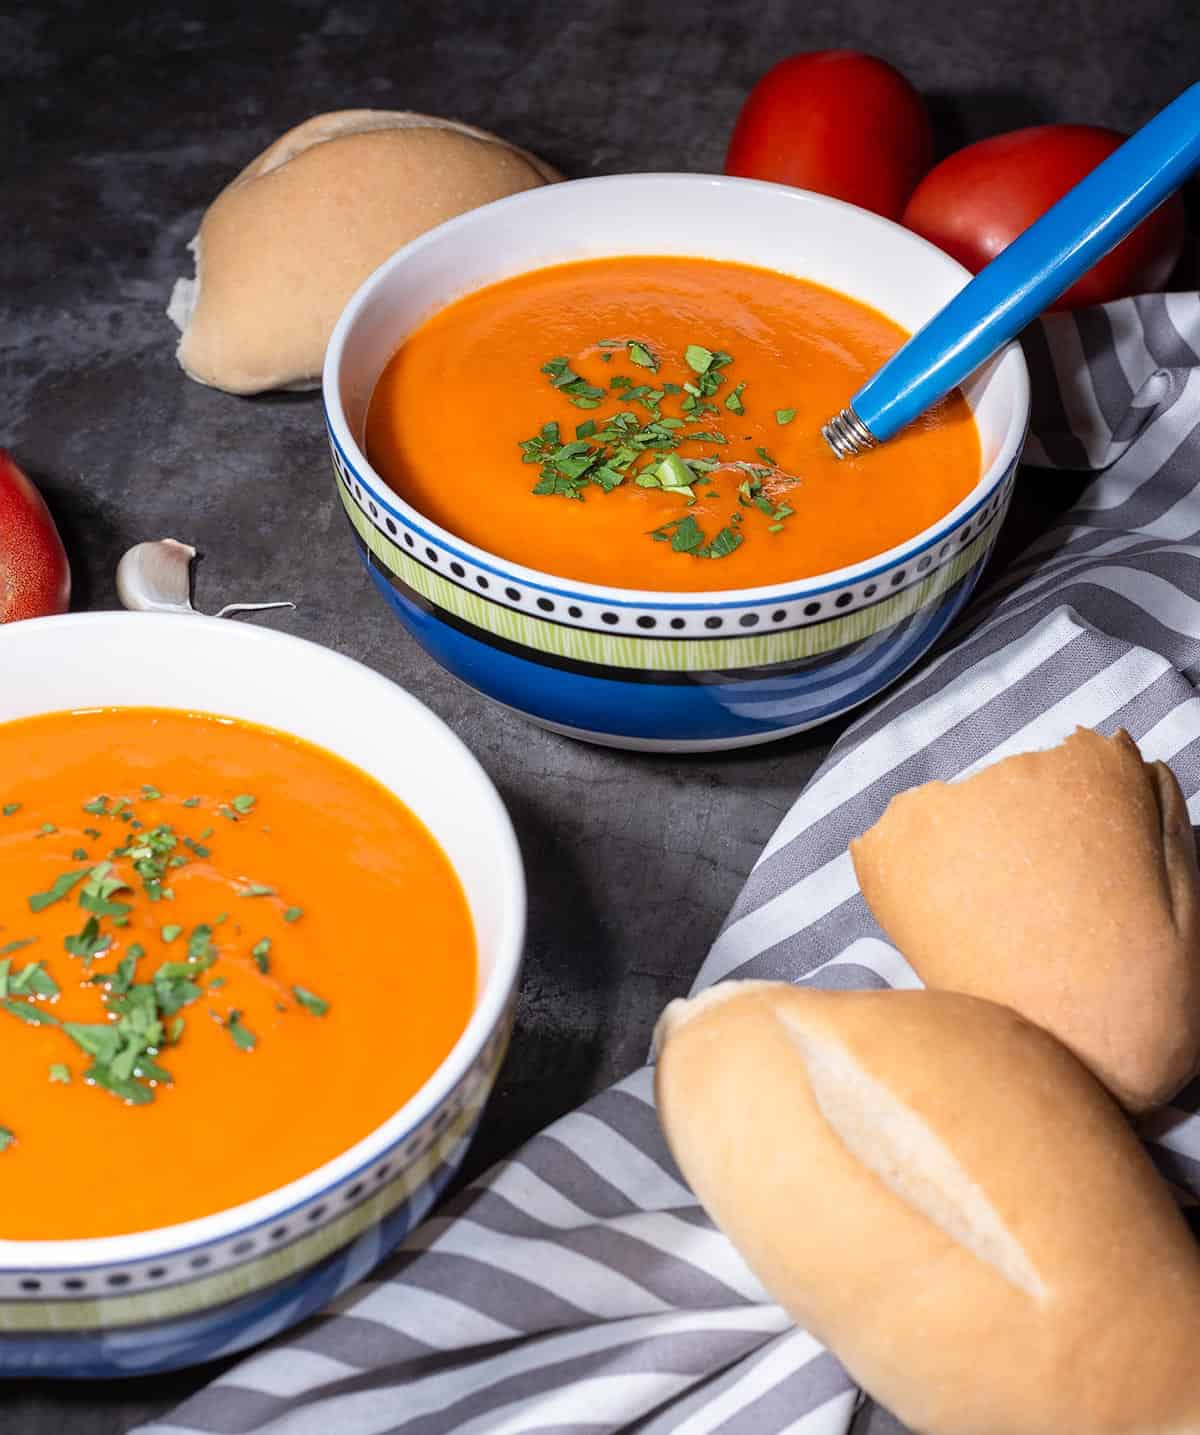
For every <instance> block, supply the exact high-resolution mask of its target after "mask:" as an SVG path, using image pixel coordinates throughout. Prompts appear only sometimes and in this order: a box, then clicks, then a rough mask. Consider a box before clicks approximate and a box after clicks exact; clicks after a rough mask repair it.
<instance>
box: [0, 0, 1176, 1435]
mask: <svg viewBox="0 0 1200 1435" xmlns="http://www.w3.org/2000/svg"><path fill="white" fill-rule="evenodd" d="M1196 15H1197V11H1196V7H1195V5H1194V3H1190V0H1139V3H1138V4H1136V5H1131V4H1129V3H1119V0H1075V3H1069V0H1009V3H1007V4H998V3H986V0H985V2H984V3H979V4H967V3H955V0H931V3H921V0H912V3H908V4H895V3H889V0H843V3H830V0H792V3H785V2H784V0H769V3H755V4H747V3H740V4H739V3H736V0H725V3H712V0H692V3H691V4H680V3H678V0H640V3H636V4H633V3H623V0H589V3H587V4H567V3H562V0H558V3H556V0H540V3H539V0H523V3H508V4H503V3H487V0H476V3H468V4H455V3H450V0H400V3H395V0H393V3H391V4H377V5H366V4H349V3H346V4H337V3H333V4H322V3H317V0H278V3H259V4H255V3H253V0H251V3H247V4H236V3H225V4H211V5H208V6H206V7H205V6H188V5H185V4H182V3H180V0H167V3H162V4H155V5H147V6H146V7H145V8H144V12H137V13H134V12H127V11H125V10H124V9H122V8H120V7H117V8H112V7H110V6H106V5H100V4H87V3H86V0H79V3H74V4H69V3H62V4H47V3H35V4H30V5H18V4H15V3H12V0H10V3H8V4H0V179H2V181H3V182H2V185H0V196H2V198H3V212H2V213H0V378H2V382H0V445H5V446H7V447H9V448H10V449H11V450H12V451H13V453H14V454H15V456H16V458H17V459H18V461H19V462H20V463H22V464H23V465H24V466H25V467H26V468H27V470H28V471H29V472H30V473H31V474H33V475H34V476H35V477H36V479H37V480H38V482H39V483H41V485H42V486H43V489H44V491H45V493H46V495H47V497H48V499H49V501H50V503H51V506H52V508H53V510H54V512H55V515H56V517H57V518H58V520H59V523H60V526H61V528H62V531H63V534H64V537H65V539H66V541H67V544H68V547H69V549H70V552H71V555H72V561H73V566H74V574H75V585H76V587H75V601H76V604H77V606H79V607H91V608H103V607H111V606H116V597H115V591H114V585H113V575H114V570H115V567H116V562H117V558H118V556H119V555H120V553H121V552H122V551H123V550H124V549H125V548H126V547H128V546H129V545H131V544H133V543H135V542H137V541H139V540H141V539H146V538H158V537H162V536H165V535H171V536H175V537H178V538H183V539H187V540H189V541H190V542H192V543H194V544H195V545H196V546H197V547H199V548H200V549H201V550H202V552H203V554H204V559H203V562H202V564H201V565H200V568H199V572H198V576H197V582H196V589H197V592H196V598H197V604H198V606H200V607H201V608H204V609H206V610H208V611H212V610H215V609H216V608H217V607H219V606H220V605H221V604H222V603H223V602H226V601H229V600H233V599H259V598H273V597H290V598H292V599H294V600H295V601H296V602H297V603H298V604H299V610H298V612H297V613H295V614H294V615H291V616H285V617H282V618H276V619H274V620H272V621H274V622H276V623H279V624H280V625H282V626H286V627H287V628H288V629H289V630H290V631H293V632H296V633H300V634H302V635H304V636H306V637H310V638H315V639H317V640H318V641H320V642H322V643H326V644H328V645H329V646H331V647H334V648H337V649H339V650H341V651H343V652H346V653H349V654H352V655H353V656H355V657H357V658H360V659H362V660H363V661H365V662H366V663H368V664H370V665H372V666H373V667H375V668H378V669H379V670H380V671H382V672H384V673H386V674H388V675H389V676H390V677H393V678H395V679H397V680H398V681H399V682H401V683H403V684H404V685H405V686H407V687H408V688H410V689H411V690H412V691H413V692H414V693H416V694H417V695H418V696H419V697H420V698H421V699H423V700H424V701H425V702H426V703H428V704H429V705H430V707H432V708H433V709H434V710H435V711H436V712H438V713H439V714H441V716H442V717H444V718H445V719H446V720H447V721H448V722H449V723H450V724H451V725H452V726H453V727H454V728H455V729H456V730H457V731H458V732H459V733H460V734H461V735H462V736H463V737H464V738H465V739H466V740H467V742H468V743H469V744H470V745H471V746H472V747H473V748H474V750H475V752H476V753H477V754H478V755H479V757H480V758H481V760H482V761H483V763H484V765H485V766H486V767H487V769H488V770H489V772H490V773H491V774H492V776H493V778H494V779H495V781H496V782H497V784H498V785H499V788H500V791H501V793H502V794H503V796H504V799H505V801H506V802H507V803H508V805H509V808H510V810H511V812H512V815H513V818H514V821H515V823H516V826H517V831H518V834H519V836H520V839H521V843H522V846H523V849H524V853H525V857H526V861H527V864H528V871H529V879H530V888H531V899H532V901H531V923H530V935H529V945H528V958H527V966H526V970H525V978H524V986H523V991H522V999H521V1006H520V1014H519V1018H518V1024H517V1032H516V1037H515V1040H514V1042H513V1046H512V1051H511V1055H510V1057H509V1059H508V1062H507V1064H506V1066H505V1068H504V1071H503V1073H502V1076H501V1079H500V1082H499V1086H498V1089H497V1092H496V1095H495V1097H494V1099H493V1101H492V1103H491V1106H490V1107H489V1110H488V1113H487V1116H486V1118H485V1121H484V1126H483V1131H482V1133H481V1135H480V1137H479V1140H478V1142H477V1143H476V1145H475V1147H474V1149H473V1151H472V1154H471V1156H470V1158H469V1160H470V1167H471V1170H472V1171H478V1170H480V1169H482V1168H483V1167H484V1166H486V1165H488V1164H490V1163H491V1162H492V1161H493V1160H495V1159H497V1158H498V1157H500V1156H502V1155H503V1154H505V1153H506V1152H508V1151H509V1150H511V1149H512V1148H513V1147H514V1146H515V1145H516V1144H517V1143H519V1142H520V1141H521V1140H522V1139H523V1138H524V1137H526V1136H528V1135H529V1134H531V1133H532V1132H533V1131H535V1130H536V1129H537V1128H539V1127H541V1126H542V1125H544V1124H545V1123H546V1122H547V1121H550V1120H551V1119H553V1118H554V1117H556V1116H558V1115H559V1114H561V1113H562V1112H564V1111H566V1110H567V1109H569V1108H570V1107H572V1106H573V1105H575V1104H576V1103H578V1102H579V1101H580V1100H581V1099H582V1098H583V1097H585V1096H586V1095H588V1094H589V1093H590V1092H592V1091H595V1090H596V1089H597V1088H599V1087H601V1086H603V1085H605V1084H607V1083H608V1082H609V1081H611V1080H612V1079H614V1078H616V1077H618V1076H620V1075H622V1074H623V1073H625V1072H626V1071H628V1070H629V1069H630V1068H631V1067H632V1066H634V1065H635V1064H636V1063H637V1062H639V1061H640V1060H641V1058H642V1056H643V1054H644V1052H645V1050H646V1046H647V1041H648V1037H649V1033H650V1028H651V1025H652V1023H653V1020H654V1017H655V1015H656V1014H657V1012H658V1011H659V1009H660V1008H661V1007H662V1005H663V1003H664V1002H665V1001H666V1000H668V999H669V998H670V997H671V996H674V995H676V994H678V993H680V992H682V991H683V990H684V989H685V988H686V987H687V985H688V983H689V981H690V979H691V976H692V974H693V973H694V971H695V970H696V968H697V967H698V966H699V964H700V962H701V960H702V958H703V956H704V953H705V950H706V948H707V945H708V943H709V942H710V940H711V939H712V937H713V936H714V934H715V933H716V931H717V928H718V926H719V924H720V921H721V918H722V916H723V914H724V912H725V911H726V909H727V908H728V906H729V905H730V903H731V901H732V900H733V898H734V896H735V894H736V892H737V890H738V888H739V886H740V885H741V883H742V881H743V879H744V878H745V876H746V874H747V872H748V870H749V868H750V866H751V864H752V862H753V860H754V858H755V855H756V854H757V852H758V850H759V848H760V847H761V846H762V844H763V842H764V841H765V840H766V838H767V837H768V835H769V834H770V832H771V830H772V828H773V827H774V826H775V824H776V822H777V821H778V819H779V817H780V815H781V814H782V813H783V811H784V810H785V809H786V807H787V806H788V804H789V803H790V802H791V800H792V798H793V797H794V795H795V794H796V792H797V790H798V789H799V788H800V787H801V785H802V784H803V783H804V781H805V779H806V778H807V777H808V775H809V774H810V773H811V771H812V770H813V768H814V767H815V765H816V764H817V762H818V761H819V760H820V758H821V756H822V755H823V753H824V752H825V750H826V749H827V747H828V744H829V742H830V741H831V740H832V738H833V737H834V735H835V729H834V727H833V726H832V725H830V726H827V727H826V728H823V729H821V730H818V731H816V732H814V733H811V734H809V735H806V736H804V737H802V738H799V739H794V740H791V741H788V742H784V743H780V744H777V745H775V746H773V747H767V748H761V749H757V750H751V751H750V752H747V753H742V754H735V755H730V756H724V757H708V758H689V759H682V758H671V757H654V758H651V757H641V756H634V755H629V754H624V753H615V752H608V751H602V750H593V749H589V748H585V747H582V746H578V745H576V744H573V743H571V742H569V741H567V740H565V739H562V738H558V737H554V736H550V735H548V734H546V733H543V732H541V731H539V730H537V729H535V728H533V727H530V726H527V725H525V724H524V723H522V722H521V721H519V720H518V719H516V718H514V717H512V716H511V715H509V714H508V713H505V712H503V711H501V710H500V709H498V708H495V707H492V706H491V705H490V704H488V703H487V702H485V701H484V700H483V699H482V698H480V697H478V696H476V695H475V694H474V693H473V692H472V691H470V690H468V689H467V688H464V687H462V686H461V685H460V684H459V683H457V682H456V681H455V680H453V679H451V678H449V677H447V676H446V675H445V674H444V673H442V672H441V671H440V670H439V669H438V668H436V667H435V666H434V665H433V663H432V662H431V660H429V659H428V658H426V657H425V655H424V654H423V653H422V652H421V651H420V650H419V649H418V648H417V647H416V646H415V644H414V643H412V642H411V641H410V640H409V639H408V638H407V636H405V635H404V634H403V633H402V631H401V630H400V628H399V626H398V625H397V624H396V623H395V622H394V620H393V619H392V618H391V617H390V616H389V614H388V613H387V612H386V610H385V609H384V606H383V605H382V603H380V602H379V600H378V598H377V596H376V595H375V594H374V592H373V591H372V590H371V588H370V586H369V582H368V579H367V577H366V576H365V574H364V573H363V572H362V571H361V570H360V568H359V565H358V562H357V560H356V558H355V556H354V554H353V551H352V548H351V544H350V541H349V537H348V535H347V533H346V532H345V529H344V523H343V520H342V518H341V516H340V514H339V513H338V512H337V505H336V502H335V499H334V496H333V492H332V487H331V482H330V478H329V472H328V463H327V459H326V456H325V450H324V440H323V437H322V430H321V422H320V416H319V403H318V400H317V399H316V397H315V396H312V395H283V396H277V397H266V398H256V399H250V400H247V399H237V398H231V397H229V396H228V395H225V394H222V393H217V392H214V391H212V390H208V389H204V388H201V387H200V386H199V385H197V384H194V383H192V382H190V381H189V380H188V379H186V378H185V377H184V376H183V374H182V373H181V371H180V370H179V369H178V368H177V366H176V364H175V361H174V357H173V350H174V344H175V333H174V330H173V328H172V327H171V325H170V324H169V323H168V321H167V320H166V318H165V317H164V313H163V310H164V307H165V305H166V302H167V298H168V296H169V294H170V290H171V285H172V282H173V280H174V279H175V277H176V276H177V275H178V274H180V273H183V272H190V264H189V262H188V256H187V255H186V253H185V249H184V246H185V244H186V242H187V240H188V239H189V238H190V237H191V235H192V234H193V233H194V231H195V228H196V225H197V222H198V219H199V216H200V214H201V212H202V210H203V208H204V206H205V205H206V204H207V203H208V202H209V201H210V200H211V199H212V198H213V197H214V196H215V194H216V193H217V191H218V190H219V189H220V188H221V187H222V186H223V185H224V184H225V183H226V182H227V181H228V180H229V179H230V178H231V177H232V176H233V175H234V173H235V172H236V171H237V170H238V169H240V168H241V167H242V166H243V165H244V164H245V163H246V162H247V161H248V160H249V159H250V158H251V157H253V155H255V154H256V153H257V152H258V151H259V150H260V149H262V148H264V147H265V146H266V145H267V144H268V143H269V142H270V141H271V140H272V139H274V138H275V137H276V136H277V135H278V134H280V133H281V132H282V131H283V130H285V129H287V128H288V127H289V126H291V125H293V124H296V123H298V122H299V121H301V120H303V119H305V118H307V117H308V116H309V115H311V114H314V113H316V112H318V111H322V110H330V109H342V108H350V107H358V106H375V107H381V108H395V109H415V110H423V111H427V112H431V113H435V114H445V115H449V116H454V117H457V118H460V119H464V120H467V121H470V122H472V123H474V124H478V125H482V126H484V127H486V128H489V129H495V130H498V131H500V132H501V133H502V134H504V135H505V136H507V137H508V138H510V139H512V140H514V141H516V142H518V143H519V144H521V145H524V146H526V147H527V148H529V149H532V150H534V151H536V152H537V153H539V154H541V155H543V156H545V157H546V158H547V159H548V160H550V161H552V162H553V163H554V164H556V165H558V166H559V167H560V168H561V169H562V170H563V171H564V172H565V173H566V174H568V175H571V176H583V175H591V174H605V173H614V172H620V171H628V170H671V169H684V170H720V168H721V164H722V159H723V155H724V149H725V144H726V140H727V137H728V134H729V130H730V127H731V125H732V123H733V120H734V117H735V115H736V113H737V110H738V106H739V105H740V103H741V101H742V99H743V97H744V95H745V93H746V91H747V90H748V88H749V87H750V85H751V84H752V83H753V81H754V79H755V78H756V77H757V76H758V75H759V74H760V73H761V72H762V71H763V70H764V69H766V68H767V67H768V66H769V65H770V64H772V63H773V62H774V61H775V60H777V59H779V58H781V57H782V56H784V55H786V54H789V53H791V52H793V51H796V50H802V49H807V48H826V47H832V46H853V47H857V48H862V49H867V50H871V51H873V52H875V53H877V54H879V55H881V56H883V57H884V58H886V59H889V60H890V61H892V62H893V63H894V64H896V65H898V66H900V67H901V68H902V69H903V70H904V71H905V72H906V73H907V74H908V75H909V76H910V77H911V79H912V80H913V81H914V82H915V83H916V84H917V85H918V87H919V88H921V89H922V90H923V91H924V92H925V94H926V95H927V96H928V97H929V101H930V105H931V108H932V112H933V115H934V118H935V122H936V126H937V133H938V143H939V148H940V151H941V152H945V151H948V150H950V149H953V148H955V147H957V146H958V145H960V144H962V143H965V142H967V141H969V140H972V139H976V138H980V137H982V136H984V135H987V134H990V133H994V132H996V131H998V130H1002V129H1006V128H1012V127H1015V126H1018V125H1026V124H1034V123H1039V122H1046V121H1053V120H1072V121H1078V122H1088V123H1101V124H1109V125H1115V126H1118V127H1121V128H1126V129H1128V128H1132V127H1134V126H1136V125H1137V124H1139V123H1141V122H1142V121H1144V120H1145V119H1147V118H1148V117H1149V116H1150V114H1151V113H1152V112H1153V111H1154V110H1155V109H1157V108H1159V107H1160V106H1161V105H1162V104H1164V103H1165V102H1166V101H1167V100H1168V99H1170V98H1171V97H1172V96H1173V95H1174V94H1176V93H1177V92H1178V91H1179V90H1181V89H1183V88H1184V87H1185V86H1186V85H1187V84H1188V83H1190V82H1191V81H1192V80H1193V79H1195V78H1196V69H1197V65H1196V62H1197V59H1198V58H1200V55H1198V45H1197V36H1198V33H1200V30H1198V22H1197V20H1196V19H1195V18H1193V17H1195V16H1196ZM631 234H633V235H636V228H631ZM1076 488H1077V484H1076V483H1075V482H1074V481H1071V480H1065V479H1063V478H1062V477H1056V476H1052V475H1043V474H1038V473H1028V474H1026V475H1025V476H1024V477H1023V480H1022V485H1021V491H1020V494H1019V500H1018V504H1017V511H1016V513H1015V514H1014V518H1013V520H1012V521H1011V524H1010V531H1009V533H1008V536H1007V538H1006V541H1005V544H1004V551H1003V552H1002V554H1001V555H1000V556H999V558H998V560H997V561H998V562H1000V563H1002V562H1003V561H1004V559H1005V557H1006V556H1011V554H1012V553H1013V552H1014V551H1015V550H1016V548H1017V547H1018V546H1020V544H1021V543H1022V542H1023V541H1024V540H1025V539H1027V538H1028V537H1029V536H1030V535H1031V534H1032V533H1034V532H1036V531H1037V529H1038V528H1039V527H1040V526H1042V525H1044V524H1045V523H1046V522H1047V521H1048V519H1049V517H1050V516H1052V514H1053V513H1054V512H1056V511H1057V510H1058V509H1059V508H1060V507H1062V506H1063V504H1065V503H1066V502H1067V501H1069V499H1070V498H1071V497H1072V496H1073V493H1074V492H1075V491H1076ZM2 681H3V674H0V682H2ZM167 1159H169V1156H168V1157H167ZM82 1198H83V1194H82V1193H81V1199H82ZM2 1199H3V1196H2V1191H0V1201H2ZM211 1373H212V1372H211V1371H193V1372H185V1373H183V1374H180V1375H177V1376H172V1377H168V1378H162V1379H157V1380H143V1381H130V1382H128V1383H125V1384H115V1385H109V1386H94V1385H89V1386H84V1385H78V1386H72V1385H70V1384H66V1383H59V1384H56V1385H51V1384H49V1383H44V1384H37V1385H28V1386H24V1385H22V1386H18V1385H15V1384H13V1385H9V1386H7V1387H3V1388H2V1390H0V1429H2V1430H3V1431H4V1432H5V1435H8V1432H14V1435H51V1432H71V1435H108V1432H118V1431H124V1430H125V1429H127V1427H128V1426H129V1425H130V1424H132V1423H133V1422H134V1421H136V1420H138V1419H141V1418H145V1417H147V1416H149V1415H151V1414H153V1413H155V1412H158V1411H161V1410H165V1409H166V1408H168V1407H169V1406H170V1405H171V1404H173V1403H174V1402H175V1401H176V1400H177V1399H179V1398H182V1396H183V1395H185V1394H186V1393H187V1392H188V1391H189V1390H190V1389H191V1388H192V1387H193V1386H194V1385H196V1384H197V1383H199V1382H200V1381H201V1380H203V1379H205V1378H206V1376H207V1375H208V1374H211ZM873 1428H875V1427H874V1426H873Z"/></svg>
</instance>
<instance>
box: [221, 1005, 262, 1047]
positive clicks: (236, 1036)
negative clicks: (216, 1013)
mask: <svg viewBox="0 0 1200 1435" xmlns="http://www.w3.org/2000/svg"><path fill="white" fill-rule="evenodd" d="M241 1017H242V1014H241V1012H240V1011H231V1012H230V1013H229V1015H228V1016H227V1017H226V1019H225V1030H226V1031H227V1032H228V1033H229V1035H230V1036H231V1037H233V1040H234V1042H235V1043H236V1045H237V1046H238V1047H240V1048H241V1050H242V1051H253V1050H254V1048H255V1047H256V1046H257V1045H258V1038H257V1037H256V1036H255V1035H254V1033H253V1032H252V1031H249V1030H247V1028H246V1027H244V1026H243V1025H242V1020H241Z"/></svg>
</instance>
